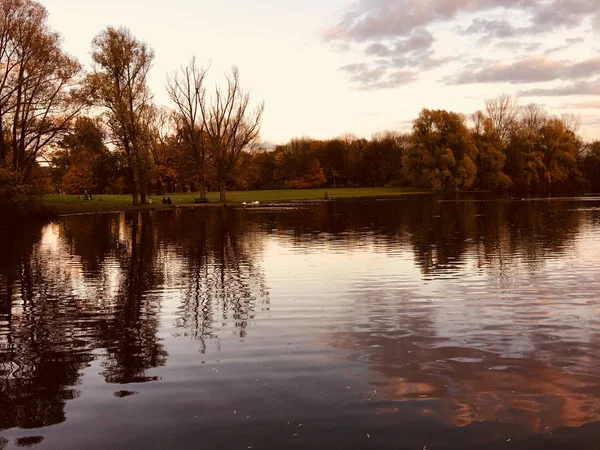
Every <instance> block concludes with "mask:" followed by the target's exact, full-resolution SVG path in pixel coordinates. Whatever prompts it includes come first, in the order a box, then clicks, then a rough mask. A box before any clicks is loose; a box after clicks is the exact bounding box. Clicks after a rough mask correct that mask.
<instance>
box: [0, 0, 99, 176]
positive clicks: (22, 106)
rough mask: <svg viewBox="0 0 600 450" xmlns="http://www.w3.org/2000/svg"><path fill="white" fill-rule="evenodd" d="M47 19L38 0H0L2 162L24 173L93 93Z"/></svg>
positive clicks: (0, 153) (0, 155)
mask: <svg viewBox="0 0 600 450" xmlns="http://www.w3.org/2000/svg"><path fill="white" fill-rule="evenodd" d="M47 19H48V13H47V11H46V8H44V7H43V6H42V5H41V4H39V3H37V2H35V1H33V0H3V1H2V2H0V136H1V138H0V166H4V167H5V168H8V169H11V170H13V171H14V172H18V173H21V174H22V175H23V176H24V177H25V178H27V176H28V175H29V173H30V171H31V169H32V168H33V166H34V165H35V163H36V162H37V161H38V159H40V158H42V157H44V153H45V151H46V150H47V149H48V148H49V147H50V144H51V143H52V142H53V141H54V140H55V139H56V138H58V137H60V136H61V135H62V134H63V133H64V132H65V131H67V129H68V126H69V124H70V123H71V121H72V119H73V118H74V117H75V116H76V115H77V114H78V113H79V112H80V111H81V109H82V108H84V107H85V106H86V102H87V100H88V99H89V92H88V91H86V90H84V89H82V81H83V77H82V69H81V65H80V64H79V62H77V60H76V59H74V58H72V57H70V56H69V55H67V54H66V53H65V52H64V51H63V50H62V48H61V42H60V41H61V39H60V35H59V34H58V33H56V32H54V31H52V30H50V29H49V27H48V24H47Z"/></svg>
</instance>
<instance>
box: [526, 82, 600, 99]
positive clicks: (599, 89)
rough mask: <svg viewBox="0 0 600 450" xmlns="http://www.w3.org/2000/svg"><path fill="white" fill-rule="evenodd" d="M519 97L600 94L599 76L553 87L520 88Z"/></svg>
mask: <svg viewBox="0 0 600 450" xmlns="http://www.w3.org/2000/svg"><path fill="white" fill-rule="evenodd" d="M518 95H519V96H521V97H563V96H569V95H600V78H597V79H595V80H593V81H579V82H576V83H572V84H569V85H564V86H558V87H555V88H541V89H540V88H536V89H526V90H521V91H519V93H518Z"/></svg>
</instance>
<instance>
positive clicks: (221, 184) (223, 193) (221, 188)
mask: <svg viewBox="0 0 600 450" xmlns="http://www.w3.org/2000/svg"><path fill="white" fill-rule="evenodd" d="M226 197H227V188H226V187H225V181H223V180H221V181H220V182H219V201H220V202H225V201H226V200H227V198H226Z"/></svg>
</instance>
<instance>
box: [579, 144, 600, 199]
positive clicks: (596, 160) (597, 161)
mask: <svg viewBox="0 0 600 450" xmlns="http://www.w3.org/2000/svg"><path fill="white" fill-rule="evenodd" d="M580 167H581V172H582V173H583V176H584V178H585V180H587V182H588V184H589V187H590V188H591V189H592V191H593V192H600V141H594V142H592V143H589V144H587V145H586V146H585V151H584V153H583V156H582V158H581V161H580Z"/></svg>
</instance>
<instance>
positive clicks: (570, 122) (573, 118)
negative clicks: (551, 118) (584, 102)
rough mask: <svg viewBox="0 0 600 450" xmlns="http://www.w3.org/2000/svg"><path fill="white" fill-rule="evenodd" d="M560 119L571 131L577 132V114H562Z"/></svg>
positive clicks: (578, 120)
mask: <svg viewBox="0 0 600 450" xmlns="http://www.w3.org/2000/svg"><path fill="white" fill-rule="evenodd" d="M560 120H561V121H562V123H563V124H564V125H565V128H566V129H567V130H569V131H570V132H571V133H573V134H577V133H578V132H579V128H581V117H580V116H578V115H577V114H571V113H566V114H562V115H561V116H560Z"/></svg>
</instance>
